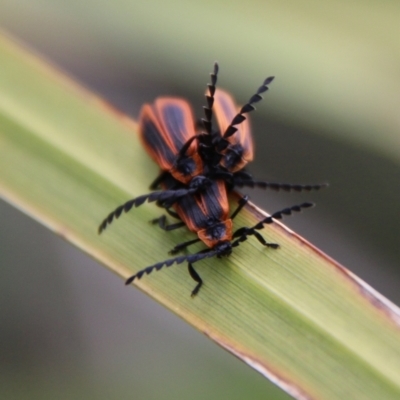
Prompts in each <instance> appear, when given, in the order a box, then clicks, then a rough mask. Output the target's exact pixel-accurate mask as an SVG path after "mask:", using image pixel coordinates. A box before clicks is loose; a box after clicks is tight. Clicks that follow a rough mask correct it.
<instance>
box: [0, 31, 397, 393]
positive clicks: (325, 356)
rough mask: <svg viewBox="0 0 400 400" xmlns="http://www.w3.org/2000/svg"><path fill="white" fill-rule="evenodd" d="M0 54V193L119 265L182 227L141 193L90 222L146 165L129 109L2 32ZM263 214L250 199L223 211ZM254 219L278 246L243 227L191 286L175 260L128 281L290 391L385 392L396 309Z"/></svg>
mask: <svg viewBox="0 0 400 400" xmlns="http://www.w3.org/2000/svg"><path fill="white" fill-rule="evenodd" d="M0 65H1V72H0V192H1V194H2V196H3V197H4V198H5V199H7V200H8V201H10V202H11V203H12V204H14V205H15V206H17V207H19V208H21V209H22V210H23V211H24V212H26V213H28V214H30V215H31V216H32V217H33V218H35V219H37V220H39V221H40V222H42V223H44V224H45V225H47V226H48V227H49V228H50V229H52V230H53V231H54V232H56V233H57V234H59V235H61V236H63V237H64V238H65V239H67V240H69V241H70V242H72V243H74V244H75V245H77V246H78V247H80V248H81V249H82V250H84V251H86V252H87V253H89V254H90V255H92V256H93V257H95V258H96V259H98V260H100V261H101V262H103V263H104V264H105V265H106V266H107V267H108V268H110V269H111V270H113V271H114V272H116V273H117V274H118V275H120V276H121V277H123V278H126V277H128V276H129V275H131V274H132V273H134V272H135V271H138V270H139V269H141V268H143V267H145V266H147V265H150V264H152V263H154V262H157V261H161V260H163V259H165V258H167V251H168V250H169V249H171V248H172V247H173V246H174V245H175V244H176V243H179V242H181V241H184V240H188V239H189V238H192V237H193V235H191V234H190V233H188V232H185V231H183V232H170V233H166V232H163V231H160V230H159V229H157V228H156V227H154V226H151V225H150V224H149V223H148V221H149V220H150V219H152V218H154V217H156V216H158V215H159V214H160V210H159V209H157V208H156V207H155V206H153V205H145V206H143V207H141V208H139V209H135V210H132V211H131V212H130V213H129V215H124V216H123V217H121V219H120V220H118V221H117V222H115V223H114V224H113V225H112V226H110V227H109V229H107V231H106V232H104V234H103V235H101V236H99V235H98V234H97V226H98V225H99V223H100V222H101V220H102V219H103V218H104V217H105V216H106V215H107V214H108V212H110V211H111V210H113V209H114V208H115V207H116V206H117V205H119V204H121V203H122V202H124V201H126V200H127V199H129V198H132V197H134V196H136V195H139V194H142V193H145V192H146V191H147V186H148V184H149V182H150V181H151V180H152V179H153V178H154V177H155V176H156V174H157V168H156V166H155V165H153V164H152V162H151V161H150V159H149V157H147V155H146V154H145V152H144V151H143V149H142V148H141V146H140V144H139V141H138V137H137V135H136V125H135V123H134V122H132V121H131V120H129V119H128V118H127V117H125V116H124V115H121V114H119V113H117V112H116V111H115V110H113V109H112V108H111V107H110V106H108V105H107V104H106V103H105V102H103V101H101V100H99V99H98V98H96V97H94V96H93V95H91V94H89V93H87V92H85V91H84V90H82V89H80V88H79V87H77V85H76V84H74V83H73V82H71V81H70V80H69V79H67V78H65V77H64V76H62V75H61V74H59V73H57V72H55V71H54V70H53V69H51V68H50V67H48V66H45V65H43V63H42V62H40V61H38V60H37V59H36V58H35V57H33V56H32V55H29V54H28V53H27V52H26V51H24V50H21V49H20V48H18V47H17V46H16V45H15V44H13V43H11V42H10V41H9V40H7V39H5V38H0ZM234 201H235V197H234V196H233V197H232V202H234ZM262 215H264V214H263V212H262V211H260V210H258V209H257V208H255V207H253V206H251V207H248V208H247V209H245V210H244V211H243V213H241V215H240V216H239V217H238V218H237V220H235V224H237V225H238V226H248V225H252V224H254V223H255V222H256V221H257V220H259V219H260V218H261V217H262ZM264 233H265V236H266V237H267V238H268V240H269V241H271V242H277V243H279V244H280V245H281V248H280V249H279V250H271V249H266V248H262V246H261V245H260V244H259V243H258V242H257V241H256V240H248V241H247V242H246V243H244V244H243V245H241V246H240V247H239V248H237V249H235V251H234V253H233V254H232V256H231V257H229V258H224V259H210V260H204V261H202V262H201V263H199V264H197V270H198V272H199V274H200V275H201V277H202V278H203V280H204V282H205V284H204V287H203V288H202V290H201V291H200V293H199V295H198V296H197V297H196V298H194V299H192V298H190V295H189V294H190V291H191V290H192V288H193V286H194V282H193V281H192V279H191V278H190V276H189V274H188V273H187V271H186V268H182V267H181V266H176V267H171V268H169V269H166V270H164V271H162V272H159V273H153V274H151V275H150V276H145V277H143V278H142V279H141V280H140V281H138V282H137V283H136V285H137V286H138V287H139V288H140V289H141V290H143V291H144V292H146V293H148V294H149V295H151V296H152V297H153V298H155V299H156V300H157V301H159V302H160V303H162V304H163V305H165V306H166V307H167V308H169V309H170V310H172V311H173V312H174V313H176V314H177V315H179V316H181V317H182V318H183V319H185V320H186V321H187V322H189V323H190V324H192V325H193V326H194V327H195V328H196V329H198V330H200V331H202V332H204V333H205V334H206V335H207V336H209V337H210V338H211V339H212V340H214V341H215V342H216V343H218V344H219V345H221V346H222V347H224V348H226V349H227V350H228V351H230V352H231V353H233V354H235V355H236V356H237V357H239V358H240V359H242V360H243V361H245V362H246V363H247V364H249V365H250V366H251V367H253V368H255V369H256V370H258V371H259V372H260V373H262V374H263V375H265V376H266V377H268V378H269V379H271V380H272V381H273V382H275V383H276V384H278V385H279V386H280V387H282V388H283V389H284V390H286V391H287V392H288V393H290V394H292V395H293V396H294V397H296V398H300V399H306V398H307V399H308V398H312V399H398V398H399V396H400V334H399V321H400V313H399V310H398V309H397V308H396V307H395V306H394V305H392V304H391V303H390V302H389V301H387V300H386V299H384V298H383V297H382V296H380V295H379V294H378V293H376V292H375V291H374V290H373V289H372V288H370V287H369V286H368V285H366V284H365V283H364V282H362V281H361V280H359V279H358V278H357V277H355V276H354V275H353V274H351V273H350V272H348V271H347V270H346V269H344V268H343V267H341V266H340V265H338V264H337V263H335V262H334V261H333V260H331V259H330V258H329V257H327V256H326V255H324V254H323V253H321V252H320V251H319V250H318V249H316V248H314V247H313V246H312V245H311V244H309V243H307V242H306V241H305V240H304V239H302V238H300V237H299V236H297V235H296V234H295V233H293V232H291V231H290V230H288V229H287V228H286V227H284V226H283V225H281V224H279V223H276V224H274V225H271V226H267V227H266V228H265V230H264ZM198 248H201V246H199V247H198ZM126 290H129V289H126Z"/></svg>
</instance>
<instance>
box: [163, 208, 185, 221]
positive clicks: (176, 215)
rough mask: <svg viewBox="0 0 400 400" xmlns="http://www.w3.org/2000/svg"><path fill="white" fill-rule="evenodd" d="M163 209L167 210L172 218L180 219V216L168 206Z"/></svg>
mask: <svg viewBox="0 0 400 400" xmlns="http://www.w3.org/2000/svg"><path fill="white" fill-rule="evenodd" d="M165 211H166V212H167V214H168V215H170V216H171V217H172V218H175V219H181V217H180V216H179V215H178V214H177V213H176V212H175V211H172V210H170V209H169V208H166V209H165Z"/></svg>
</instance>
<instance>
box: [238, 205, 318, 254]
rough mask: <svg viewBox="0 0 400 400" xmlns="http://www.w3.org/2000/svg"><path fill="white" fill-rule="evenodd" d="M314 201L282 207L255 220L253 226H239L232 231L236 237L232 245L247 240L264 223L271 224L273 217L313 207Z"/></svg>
mask: <svg viewBox="0 0 400 400" xmlns="http://www.w3.org/2000/svg"><path fill="white" fill-rule="evenodd" d="M314 206H315V204H314V203H310V202H306V203H302V204H298V205H295V206H292V207H288V208H284V209H283V210H280V211H276V212H274V213H273V214H272V215H270V216H268V217H265V218H264V219H262V220H261V221H259V222H257V223H256V224H255V225H254V226H252V227H250V228H247V227H243V228H239V229H238V230H237V231H236V232H234V234H233V237H234V238H235V237H238V236H239V238H238V239H236V240H235V241H234V242H233V243H232V247H237V246H239V245H240V243H241V242H244V241H245V240H247V237H248V236H251V235H256V234H257V232H256V231H258V230H260V229H263V228H264V224H272V223H273V222H274V220H275V219H282V218H283V216H284V215H292V214H293V213H294V212H301V211H302V210H303V209H305V208H310V207H314Z"/></svg>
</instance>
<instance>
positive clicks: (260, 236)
mask: <svg viewBox="0 0 400 400" xmlns="http://www.w3.org/2000/svg"><path fill="white" fill-rule="evenodd" d="M254 236H255V237H256V239H257V240H258V241H259V242H260V243H261V244H262V245H264V246H267V247H269V248H271V249H278V248H279V244H277V243H268V242H267V241H266V240H265V239H264V237H263V236H262V235H261V233H259V232H257V231H254Z"/></svg>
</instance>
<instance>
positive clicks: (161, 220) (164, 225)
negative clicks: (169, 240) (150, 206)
mask: <svg viewBox="0 0 400 400" xmlns="http://www.w3.org/2000/svg"><path fill="white" fill-rule="evenodd" d="M150 222H151V223H152V224H158V226H159V227H160V228H161V229H163V230H164V231H173V230H174V229H178V228H182V227H183V226H185V223H184V222H177V223H176V224H169V225H167V217H166V216H165V215H161V217H159V218H155V219H152V220H151V221H150Z"/></svg>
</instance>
